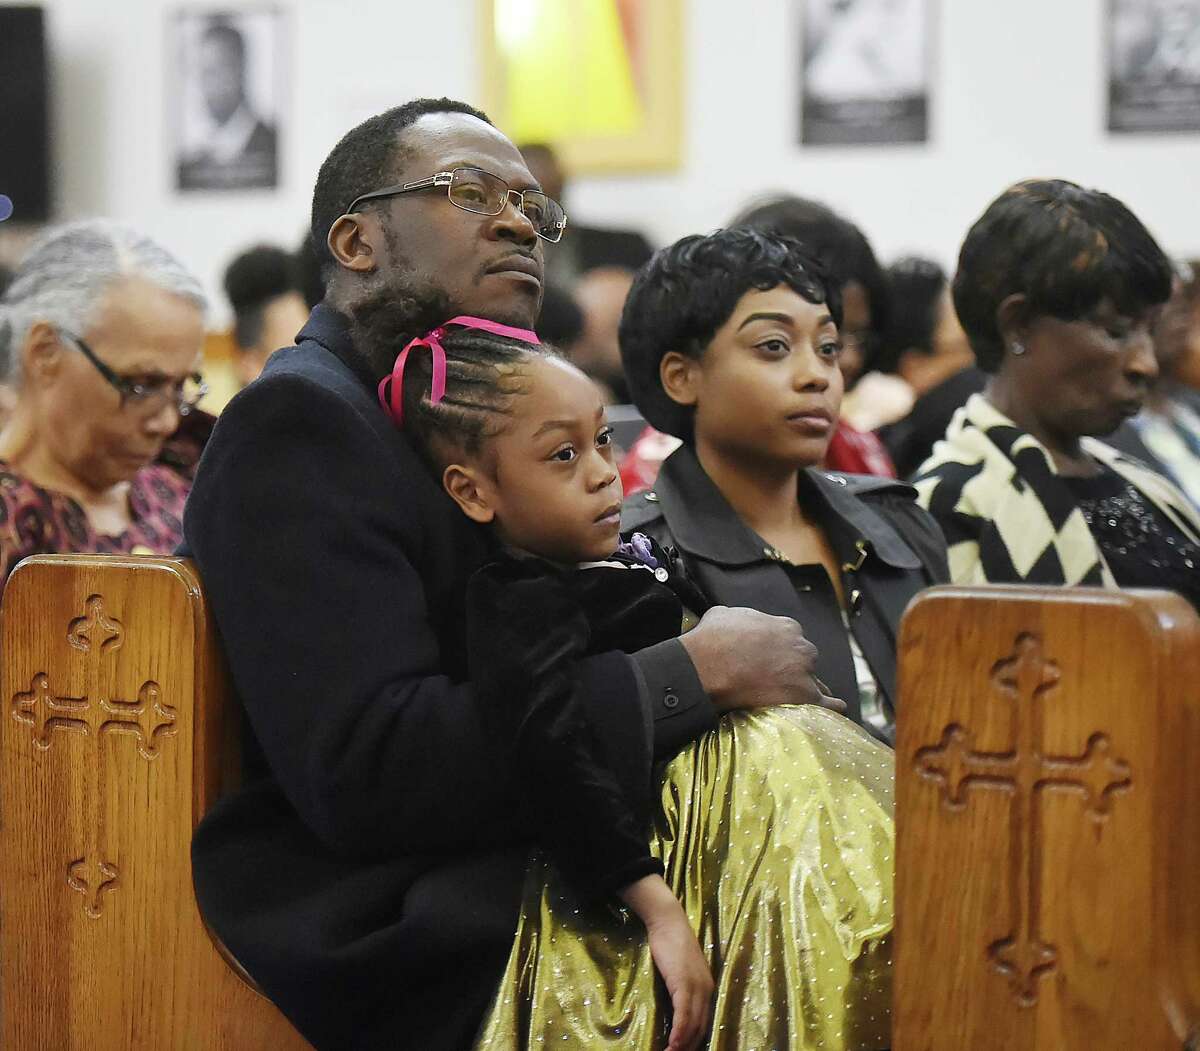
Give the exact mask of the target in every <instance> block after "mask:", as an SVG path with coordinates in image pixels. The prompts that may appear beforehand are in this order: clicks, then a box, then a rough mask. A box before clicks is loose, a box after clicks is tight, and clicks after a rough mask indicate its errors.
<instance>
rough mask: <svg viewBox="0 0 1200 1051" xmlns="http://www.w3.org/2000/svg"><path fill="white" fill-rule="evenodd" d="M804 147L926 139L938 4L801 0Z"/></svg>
mask: <svg viewBox="0 0 1200 1051" xmlns="http://www.w3.org/2000/svg"><path fill="white" fill-rule="evenodd" d="M800 4H801V7H802V23H801V25H802V31H803V53H802V70H801V77H800V91H801V99H800V142H801V144H802V145H805V146H834V145H868V144H887V143H905V142H925V141H927V140H928V137H929V82H930V79H931V78H930V69H931V66H932V62H931V54H930V52H931V46H930V39H931V30H932V23H931V19H932V10H931V8H932V7H933V5H934V0H800Z"/></svg>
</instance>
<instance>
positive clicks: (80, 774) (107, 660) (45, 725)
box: [0, 555, 309, 1051]
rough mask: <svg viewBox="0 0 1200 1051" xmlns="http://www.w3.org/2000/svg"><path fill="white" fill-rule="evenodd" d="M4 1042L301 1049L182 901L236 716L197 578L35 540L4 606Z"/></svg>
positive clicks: (11, 1050)
mask: <svg viewBox="0 0 1200 1051" xmlns="http://www.w3.org/2000/svg"><path fill="white" fill-rule="evenodd" d="M0 687H2V688H0V705H3V710H2V711H0V1046H3V1047H4V1048H5V1051H35V1049H36V1051H44V1049H47V1048H54V1049H55V1051H84V1049H89V1051H108V1049H114V1051H115V1049H127V1048H129V1049H133V1048H137V1049H141V1048H146V1049H155V1051H159V1049H164V1051H165V1049H172V1051H174V1049H196V1051H217V1049H221V1051H234V1049H237V1051H258V1049H263V1051H268V1049H269V1051H302V1049H305V1048H308V1046H309V1045H308V1044H307V1043H306V1042H305V1041H304V1040H303V1039H302V1038H301V1037H300V1036H299V1034H297V1033H296V1031H295V1030H294V1029H293V1028H292V1027H291V1026H290V1025H289V1024H288V1022H287V1021H286V1020H285V1019H284V1018H283V1016H282V1015H280V1014H279V1012H278V1011H277V1010H276V1009H275V1008H274V1006H273V1005H271V1004H270V1003H269V1002H268V1001H267V1000H265V999H264V998H263V997H262V996H261V995H259V994H258V993H257V992H256V991H255V990H254V989H253V988H252V987H251V986H250V985H249V984H248V983H247V981H245V980H244V979H243V978H242V977H241V976H240V975H239V974H238V973H237V972H236V971H235V969H234V967H235V966H236V965H231V964H230V963H227V962H226V960H225V959H224V958H223V955H222V951H223V950H222V949H221V948H220V947H219V946H217V945H216V944H214V941H213V940H212V939H211V938H210V936H209V934H208V932H207V930H206V929H205V926H204V923H203V921H202V919H201V917H200V914H199V912H198V910H197V907H196V903H195V897H194V893H193V890H192V871H191V859H190V853H189V851H190V843H191V836H192V831H193V829H194V828H195V825H196V823H197V821H198V820H199V819H200V817H201V816H202V815H203V813H204V811H205V809H206V808H207V807H208V806H209V805H211V803H212V802H213V801H215V799H216V798H217V796H218V795H219V793H220V790H221V782H222V777H224V776H226V775H227V773H228V771H229V769H230V764H229V763H228V759H227V757H228V749H227V747H226V745H227V743H228V741H229V740H230V731H231V726H232V719H233V713H232V709H231V708H230V695H229V686H228V678H227V674H226V671H225V668H224V666H223V663H222V657H221V653H220V647H219V645H218V642H217V637H216V633H215V629H214V626H213V623H212V620H211V617H210V616H209V615H208V613H207V610H206V609H205V605H204V601H203V596H202V593H201V589H200V584H199V580H198V578H197V577H196V575H195V573H194V572H193V570H192V569H191V567H190V565H189V564H188V563H186V562H184V561H182V560H178V559H167V558H136V557H129V556H99V555H62V556H39V557H37V558H33V559H29V560H27V561H26V562H24V563H22V564H21V565H20V566H19V567H18V568H17V569H16V571H15V572H14V573H13V574H12V577H11V578H10V580H9V583H8V587H7V589H6V591H5V594H4V602H3V613H2V622H0Z"/></svg>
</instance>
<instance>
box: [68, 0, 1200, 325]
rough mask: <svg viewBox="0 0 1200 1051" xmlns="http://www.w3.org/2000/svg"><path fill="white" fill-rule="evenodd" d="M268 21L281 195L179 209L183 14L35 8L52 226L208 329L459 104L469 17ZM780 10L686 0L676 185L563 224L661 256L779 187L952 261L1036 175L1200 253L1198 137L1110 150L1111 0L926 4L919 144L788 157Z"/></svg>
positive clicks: (745, 0)
mask: <svg viewBox="0 0 1200 1051" xmlns="http://www.w3.org/2000/svg"><path fill="white" fill-rule="evenodd" d="M234 2H236V0H234ZM277 2H278V3H280V4H282V5H284V6H286V7H288V8H290V10H291V18H290V27H289V29H290V40H291V74H292V75H291V84H292V97H291V105H290V113H289V114H288V115H287V119H286V120H285V122H284V138H283V139H282V156H281V160H282V172H283V182H282V185H281V187H280V189H279V190H278V191H277V192H273V193H270V192H253V193H237V194H207V195H197V194H188V195H182V196H181V195H178V194H176V193H175V191H174V190H173V189H172V185H173V171H172V167H171V154H170V148H169V142H168V138H167V135H166V105H165V86H166V83H167V74H168V71H167V69H166V68H165V67H166V64H167V61H168V58H167V53H166V26H167V18H168V14H169V12H170V11H171V10H172V9H173V8H174V7H175V6H177V5H176V4H174V3H168V2H167V0H47V7H48V9H49V12H50V28H51V46H52V49H53V66H52V68H53V72H54V77H55V83H54V92H55V97H56V107H55V116H56V121H57V125H56V129H55V150H56V168H57V172H58V177H59V187H58V195H59V205H60V214H61V215H62V216H63V217H75V216H81V215H90V214H99V213H105V214H109V215H113V216H116V217H118V218H122V219H125V220H128V221H130V222H133V223H136V224H138V225H140V226H141V227H143V228H145V229H146V230H147V231H148V232H150V233H151V234H153V235H154V236H156V237H158V238H160V239H161V240H162V241H163V242H164V243H166V244H168V245H169V246H171V247H173V248H174V249H175V250H176V251H177V252H178V253H179V254H180V255H181V256H183V257H184V258H185V260H186V261H187V262H188V263H189V264H190V265H191V266H192V267H193V268H194V269H195V270H196V271H197V273H199V274H200V275H201V276H202V277H203V278H204V280H205V282H206V285H207V286H208V287H209V289H210V290H211V291H212V293H213V295H214V297H215V298H216V300H217V304H218V305H217V310H216V311H215V313H214V320H217V321H220V320H223V318H224V316H225V313H226V311H225V307H224V303H223V302H221V301H220V294H219V287H220V284H219V282H220V274H221V271H222V268H223V266H224V264H225V262H226V261H227V260H228V259H229V257H230V256H231V255H232V254H233V253H234V252H235V251H237V250H238V249H239V248H241V247H243V246H245V245H247V244H249V243H252V242H255V241H257V240H263V239H266V240H274V241H278V242H282V243H285V244H287V245H289V246H290V245H292V244H293V243H295V242H296V240H297V239H298V236H299V234H300V231H301V229H302V228H303V226H304V224H305V221H306V218H307V213H308V204H309V194H310V192H311V188H312V182H313V178H314V176H315V173H316V169H317V167H318V165H319V164H320V162H321V160H322V158H323V157H324V155H325V153H326V152H327V151H328V150H329V148H330V147H331V146H332V145H333V143H334V142H335V141H336V140H337V138H338V137H339V135H340V134H341V133H342V132H344V131H345V130H347V129H348V128H349V127H351V126H352V125H353V124H354V123H356V122H357V121H358V120H360V119H362V118H363V117H365V116H368V115H370V114H371V113H373V112H377V111H378V110H381V109H384V108H386V107H387V106H389V105H392V104H395V103H397V102H400V101H403V100H405V99H407V98H409V97H412V96H415V95H435V94H443V93H445V94H449V95H451V96H457V97H463V98H466V99H468V100H470V99H472V98H473V97H474V96H475V90H476V74H475V65H474V58H473V56H474V49H475V43H476V35H475V31H476V26H475V10H476V0H291V2H290V3H289V2H288V0H277ZM651 2H653V0H651ZM934 2H935V3H938V0H934ZM796 6H797V5H796V4H795V3H794V0H686V7H687V9H688V16H687V19H688V21H687V26H686V34H687V48H686V55H687V72H686V76H687V89H686V99H687V103H686V114H687V127H686V130H685V154H684V164H683V167H682V170H680V171H679V172H677V173H672V174H669V175H656V176H638V177H632V176H631V177H624V178H605V179H581V180H578V181H577V182H576V183H575V184H574V185H573V186H572V188H571V193H570V198H569V200H568V202H567V203H568V207H569V210H570V211H571V212H572V214H573V215H575V216H576V217H577V218H580V219H587V220H589V221H606V220H612V221H620V222H634V223H640V224H641V225H643V226H644V227H645V228H646V229H647V230H648V231H649V232H650V234H651V235H652V236H653V237H654V238H655V239H657V240H658V241H660V242H662V241H666V240H669V239H673V238H675V237H678V236H681V235H683V234H685V233H689V232H692V231H695V230H703V229H707V228H711V227H714V226H717V225H719V224H720V223H721V222H722V221H723V220H724V219H726V218H728V216H729V215H730V214H731V213H732V212H733V211H735V210H736V208H737V207H738V206H739V205H740V204H741V203H742V202H743V201H744V200H745V199H746V198H747V197H748V196H750V195H752V194H754V193H757V192H761V191H764V190H769V189H789V190H793V191H796V192H799V193H802V194H805V195H809V196H813V197H818V198H821V199H824V200H826V201H828V202H829V203H831V204H832V205H834V206H835V207H837V208H839V209H840V210H843V211H844V212H846V213H847V214H848V215H850V216H851V217H852V218H854V219H855V220H856V221H858V222H859V223H860V225H862V227H863V228H864V229H865V230H866V231H867V233H868V235H869V236H870V237H871V239H872V240H873V241H874V243H875V246H876V249H877V251H878V252H879V253H880V255H881V256H883V257H884V258H888V257H891V256H894V255H896V254H898V253H901V252H906V251H920V252H924V253H928V254H932V255H933V256H934V257H935V258H938V259H940V260H941V261H943V262H945V263H951V262H952V261H953V259H954V256H955V254H956V251H957V246H958V244H959V242H960V240H961V238H962V235H963V233H964V232H965V230H966V227H967V226H968V225H969V223H970V222H971V221H972V220H973V219H974V218H975V217H976V216H977V215H978V214H979V212H980V211H981V210H982V209H983V207H984V206H985V205H986V203H987V202H988V201H989V200H990V199H991V198H992V197H993V196H995V195H996V193H998V192H999V191H1000V190H1001V189H1002V188H1003V187H1004V186H1006V185H1007V184H1008V183H1010V182H1013V181H1015V180H1016V179H1019V178H1023V177H1026V176H1032V175H1045V176H1051V175H1052V176H1062V177H1065V178H1070V179H1075V180H1077V181H1080V182H1083V183H1086V184H1089V185H1094V186H1099V187H1101V188H1103V189H1106V190H1108V191H1110V192H1112V193H1114V194H1116V195H1117V196H1119V197H1121V198H1123V199H1124V200H1125V201H1126V202H1127V203H1128V204H1129V205H1130V206H1131V207H1132V208H1133V209H1134V210H1135V211H1136V212H1138V213H1139V214H1140V215H1141V216H1142V218H1143V219H1144V220H1145V221H1146V222H1147V224H1148V225H1149V226H1150V227H1151V228H1152V229H1153V230H1154V231H1155V233H1156V234H1157V235H1158V236H1159V238H1160V239H1161V241H1162V243H1163V245H1164V247H1166V248H1167V249H1168V250H1169V251H1173V252H1177V253H1181V254H1182V253H1191V254H1200V207H1197V198H1198V196H1200V136H1136V137H1129V136H1125V137H1120V138H1114V137H1111V136H1109V135H1108V134H1107V133H1106V132H1105V131H1104V120H1105V113H1104V91H1105V87H1104V61H1103V25H1102V12H1103V9H1104V8H1105V7H1106V6H1107V4H1106V0H1004V2H1003V3H999V2H997V0H940V5H939V6H940V8H941V10H940V13H939V14H938V15H937V16H936V18H935V22H936V26H937V29H936V45H935V53H936V57H937V65H938V73H937V76H936V78H935V90H934V96H933V100H932V114H931V118H932V120H931V123H932V141H931V142H930V143H929V144H928V145H926V146H919V147H914V146H904V147H891V148H886V149H883V148H864V147H852V148H828V147H822V148H813V147H810V148H806V149H802V148H800V147H799V146H797V145H796V144H795V140H796V125H797V121H796V115H795V107H796V95H797V77H798V69H797V64H796V56H797V53H798V47H799V34H800V25H799V18H798V16H797V14H796Z"/></svg>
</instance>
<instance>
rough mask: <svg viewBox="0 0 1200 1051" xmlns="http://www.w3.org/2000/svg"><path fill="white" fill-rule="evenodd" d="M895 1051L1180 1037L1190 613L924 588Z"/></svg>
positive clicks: (1198, 711)
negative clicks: (925, 590) (927, 589)
mask: <svg viewBox="0 0 1200 1051" xmlns="http://www.w3.org/2000/svg"><path fill="white" fill-rule="evenodd" d="M899 663H900V682H899V692H900V700H899V704H898V710H899V712H900V719H899V726H898V735H897V745H896V825H897V849H896V917H897V918H896V933H895V944H896V957H895V959H896V975H895V1004H894V1010H893V1020H894V1021H893V1026H894V1048H895V1051H943V1049H944V1051H962V1049H964V1048H970V1049H971V1051H1000V1049H1004V1051H1013V1049H1019V1051H1128V1049H1129V1048H1133V1047H1137V1048H1140V1049H1147V1051H1149V1049H1159V1048H1162V1049H1167V1048H1172V1049H1179V1048H1182V1047H1184V1046H1185V1041H1187V1040H1188V1039H1189V1036H1193V1035H1195V1034H1196V1033H1197V1032H1200V900H1198V899H1200V895H1197V894H1196V891H1195V888H1196V878H1197V877H1196V874H1197V872H1200V762H1197V761H1196V755H1197V751H1198V750H1200V620H1198V619H1197V617H1196V615H1195V613H1194V611H1193V610H1192V608H1191V606H1190V605H1188V603H1187V602H1186V601H1184V600H1183V599H1182V598H1180V597H1178V596H1175V595H1171V594H1168V593H1166V592H1124V593H1121V592H1106V591H1099V590H1096V589H1083V588H1078V589H1076V588H1059V589H1049V588H1029V587H1006V588H951V587H947V588H935V589H931V590H930V591H928V592H925V593H924V594H923V595H922V596H920V597H919V598H918V599H917V600H916V601H915V602H914V603H913V605H912V606H911V607H910V609H909V611H908V613H907V614H906V616H905V619H904V622H903V625H902V628H901V639H900V662H899Z"/></svg>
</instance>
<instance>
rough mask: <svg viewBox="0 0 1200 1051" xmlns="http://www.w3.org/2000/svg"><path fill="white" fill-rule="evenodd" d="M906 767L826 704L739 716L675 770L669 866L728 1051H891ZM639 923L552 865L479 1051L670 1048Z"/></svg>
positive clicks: (660, 841)
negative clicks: (895, 901)
mask: <svg viewBox="0 0 1200 1051" xmlns="http://www.w3.org/2000/svg"><path fill="white" fill-rule="evenodd" d="M893 772H894V764H893V756H892V752H891V750H890V749H888V748H887V747H885V746H884V745H882V744H879V743H878V742H877V741H875V740H874V738H872V737H871V736H870V735H869V734H867V733H866V732H865V731H864V730H862V729H861V728H860V727H858V726H856V725H855V724H854V723H852V722H850V721H849V720H848V719H845V718H843V717H842V716H840V715H836V714H834V713H832V712H829V711H827V710H825V709H822V708H817V707H813V706H803V707H784V708H770V709H761V710H758V711H747V712H736V713H733V714H730V715H727V716H725V717H724V718H722V719H721V721H720V723H719V725H718V728H717V729H715V730H713V731H711V732H709V733H708V734H706V735H704V736H703V737H701V738H700V739H699V740H697V741H695V742H693V743H692V744H691V745H690V746H689V747H688V748H686V749H685V750H684V751H683V752H681V753H680V754H679V755H677V756H676V757H675V758H674V759H672V760H671V761H670V762H669V763H667V764H666V765H665V766H664V767H663V769H662V771H661V775H660V776H661V806H660V808H659V811H658V814H657V817H656V819H655V825H654V828H653V830H652V833H651V839H650V842H651V850H652V852H653V853H654V854H655V856H656V857H658V858H659V859H660V860H661V861H662V862H663V865H664V867H665V868H666V879H667V882H668V883H669V884H670V886H671V887H672V889H673V890H674V891H675V894H676V895H677V896H678V897H679V900H680V901H681V902H682V903H683V907H684V909H685V910H686V912H687V914H688V916H689V918H690V919H691V921H692V926H693V929H694V930H695V931H696V932H697V935H698V936H699V938H700V943H701V945H702V946H703V947H704V951H705V954H706V955H707V957H708V960H709V964H710V966H711V967H712V972H713V978H714V980H715V982H716V996H715V998H714V1005H713V1025H712V1031H711V1034H710V1037H709V1042H708V1043H707V1045H706V1046H707V1047H709V1048H712V1049H722V1051H723V1049H730V1048H739V1049H753V1051H759V1049H779V1051H783V1049H789V1051H809V1049H817V1048H824V1049H828V1051H875V1049H878V1048H885V1047H887V1046H888V1044H889V1028H890V1010H889V1005H890V1001H891V946H890V937H889V935H890V932H891V929H892V850H893V843H894V839H895V832H894V826H893V820H892V813H893V796H892V792H893ZM669 1030H670V1001H669V999H668V998H667V995H666V991H665V989H664V988H663V986H662V983H661V981H660V980H659V979H658V978H657V975H656V972H655V969H654V964H653V961H652V960H651V958H650V950H649V947H648V945H647V943H646V938H645V930H644V928H643V927H642V925H641V923H640V922H639V921H638V919H637V918H636V917H635V916H633V915H632V914H628V913H626V912H625V911H624V910H622V909H617V908H613V907H610V906H607V905H584V904H582V903H581V902H580V901H579V900H577V899H576V897H575V895H574V894H573V893H572V892H571V890H570V889H569V888H568V887H567V886H566V885H565V884H564V882H563V880H562V879H561V878H560V877H559V875H558V874H557V872H556V871H555V869H554V868H553V867H552V866H551V865H550V864H549V863H548V862H547V861H546V860H545V858H544V857H542V856H540V855H538V856H535V857H534V859H533V861H532V863H531V865H530V869H529V872H528V875H527V877H526V881H525V891H524V898H523V902H522V908H521V915H520V921H519V924H518V928H517V934H516V939H515V941H514V943H513V949H512V953H511V955H510V957H509V961H508V966H507V969H506V971H505V974H504V978H503V979H502V981H501V984H500V989H499V992H498V994H497V996H496V999H495V1001H494V1002H493V1004H492V1007H491V1010H490V1012H489V1014H488V1016H487V1018H486V1019H485V1020H484V1023H483V1026H482V1028H481V1029H480V1033H479V1037H478V1042H477V1045H476V1048H477V1051H499V1049H506V1051H509V1049H511V1051H516V1049H518V1048H519V1049H524V1048H541V1047H547V1048H548V1047H554V1048H600V1047H619V1048H631V1049H638V1051H643V1049H645V1051H650V1049H657V1048H662V1047H664V1046H665V1045H666V1039H667V1034H668V1033H669Z"/></svg>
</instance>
